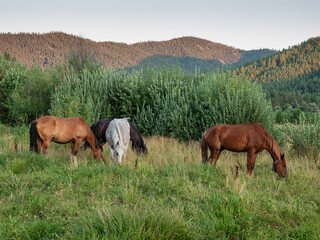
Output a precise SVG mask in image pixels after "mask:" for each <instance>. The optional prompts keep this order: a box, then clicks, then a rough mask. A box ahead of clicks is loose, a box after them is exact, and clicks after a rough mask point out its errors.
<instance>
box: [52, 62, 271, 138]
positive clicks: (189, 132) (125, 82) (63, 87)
mask: <svg viewBox="0 0 320 240" xmlns="http://www.w3.org/2000/svg"><path fill="white" fill-rule="evenodd" d="M50 113H51V114H52V115H55V116H61V117H71V116H77V115H80V116H82V117H83V118H84V119H86V121H87V122H88V123H89V124H92V123H94V122H95V121H97V120H98V119H100V118H119V117H128V118H130V119H131V121H132V122H134V123H135V125H136V126H137V127H138V129H139V130H140V131H142V132H143V133H144V134H148V135H151V134H158V135H166V136H173V137H176V138H179V139H182V140H189V139H200V137H201V135H202V132H203V131H205V130H206V129H207V128H209V127H211V126H213V125H215V124H219V123H225V124H241V123H248V122H254V121H257V122H260V123H261V124H262V125H263V126H265V127H266V128H270V127H271V126H272V123H273V122H274V114H273V111H272V107H271V104H270V102H269V101H267V100H266V97H265V94H264V92H263V91H262V89H261V87H260V86H258V85H256V84H254V83H251V82H250V81H249V80H248V79H241V78H235V77H233V76H232V75H231V74H230V72H223V71H222V72H215V73H210V74H201V75H200V74H199V73H198V72H196V73H195V74H194V75H192V74H187V73H184V72H182V70H181V69H179V68H175V69H170V70H168V69H143V70H133V71H132V72H128V71H125V70H118V71H113V70H109V71H107V70H106V69H104V68H103V67H97V68H94V69H92V68H90V69H84V70H83V71H82V73H80V74H79V73H75V71H73V70H72V69H71V70H69V71H68V72H67V73H66V75H65V78H64V80H63V82H62V83H61V84H60V85H59V86H57V87H56V91H55V93H54V94H53V95H52V99H51V110H50Z"/></svg>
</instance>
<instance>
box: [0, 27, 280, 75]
mask: <svg viewBox="0 0 320 240" xmlns="http://www.w3.org/2000/svg"><path fill="white" fill-rule="evenodd" d="M72 50H76V51H80V52H82V53H85V54H89V55H91V56H94V58H95V59H96V60H97V61H99V62H102V63H103V64H104V66H105V67H108V68H109V67H112V68H119V67H121V68H127V67H140V66H144V65H151V66H155V65H156V66H157V65H163V64H169V65H180V67H182V68H183V69H185V70H191V71H193V70H194V69H195V67H199V68H202V69H214V68H216V67H221V66H239V65H241V64H243V63H246V62H248V61H255V60H257V59H258V58H260V57H263V56H266V55H271V54H275V53H276V51H273V50H269V49H261V50H253V51H244V50H240V49H236V48H233V47H229V46H226V45H223V44H219V43H214V42H210V41H207V40H204V39H199V38H195V37H182V38H176V39H172V40H169V41H160V42H152V41H150V42H141V43H136V44H131V45H128V44H125V43H115V42H94V41H91V40H89V39H84V38H81V37H78V36H74V35H69V34H65V33H61V32H53V33H47V34H35V33H19V34H10V33H2V34H0V54H2V55H3V54H4V53H9V54H10V56H11V57H14V58H15V59H17V60H18V61H20V62H23V63H25V64H26V65H27V66H28V67H30V66H32V65H34V64H38V65H39V66H40V67H41V68H43V69H46V68H48V67H51V66H54V65H56V64H57V63H63V62H64V61H65V59H66V55H68V54H69V53H70V52H71V51H72Z"/></svg>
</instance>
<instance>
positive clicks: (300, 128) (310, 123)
mask: <svg viewBox="0 0 320 240" xmlns="http://www.w3.org/2000/svg"><path fill="white" fill-rule="evenodd" d="M284 130H285V132H286V133H287V136H288V141H289V142H290V143H291V144H292V147H293V149H294V151H295V152H297V153H298V154H299V155H302V156H306V157H308V158H310V159H312V160H313V161H314V162H315V163H317V162H318V158H319V152H320V114H319V113H318V114H317V115H315V116H314V118H313V119H311V118H307V116H306V115H305V114H304V113H301V114H300V116H299V124H298V125H294V124H290V123H287V124H285V125H284Z"/></svg>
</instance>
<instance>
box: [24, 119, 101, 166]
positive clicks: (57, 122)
mask: <svg viewBox="0 0 320 240" xmlns="http://www.w3.org/2000/svg"><path fill="white" fill-rule="evenodd" d="M29 133H30V150H31V151H34V152H37V153H39V154H40V153H41V151H42V152H43V154H44V155H46V154H47V151H48V148H49V144H50V142H51V141H53V142H56V143H62V144H64V143H69V142H72V151H71V154H72V155H71V161H74V164H75V165H76V166H77V164H78V163H77V157H76V155H77V152H78V149H79V147H80V144H81V142H82V141H83V140H86V141H87V142H88V144H89V146H90V147H91V149H92V152H93V156H94V157H95V159H97V160H100V158H101V159H102V160H103V162H104V163H105V164H106V165H107V163H106V161H105V159H104V157H103V156H102V154H101V149H100V148H99V146H98V145H97V141H96V138H95V136H94V135H93V133H92V131H91V129H90V128H89V126H88V125H87V123H86V122H85V121H84V120H83V119H82V118H81V117H72V118H60V117H53V116H44V117H42V118H39V119H37V120H35V121H33V122H32V123H31V127H30V132H29Z"/></svg>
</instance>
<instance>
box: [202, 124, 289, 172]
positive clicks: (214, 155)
mask: <svg viewBox="0 0 320 240" xmlns="http://www.w3.org/2000/svg"><path fill="white" fill-rule="evenodd" d="M208 148H209V149H210V152H211V154H210V157H209V158H208ZM224 149H227V150H229V151H233V152H247V174H248V176H250V177H252V176H253V169H254V164H255V161H256V157H257V154H258V153H259V152H261V151H263V150H264V149H266V150H267V151H268V152H269V153H270V155H271V157H272V159H273V168H272V169H273V171H275V172H276V173H278V175H279V176H280V177H283V178H285V177H286V176H287V167H286V160H285V158H284V153H283V152H282V151H281V149H280V147H279V145H278V144H277V142H276V141H275V140H274V138H273V137H272V136H271V134H270V133H268V132H267V131H266V130H265V129H264V128H263V127H262V126H261V125H260V124H259V123H248V124H240V125H224V124H220V125H215V126H213V127H211V128H209V129H208V130H207V131H205V132H204V133H203V135H202V140H201V155H202V162H203V163H207V162H209V161H210V162H211V163H213V164H214V166H216V163H217V161H218V159H219V155H220V153H221V152H222V151H223V150H224Z"/></svg>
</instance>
